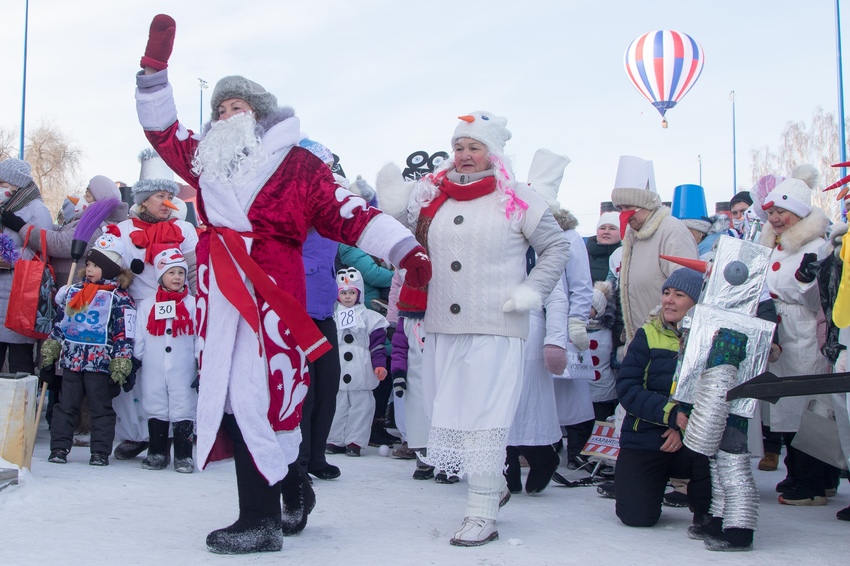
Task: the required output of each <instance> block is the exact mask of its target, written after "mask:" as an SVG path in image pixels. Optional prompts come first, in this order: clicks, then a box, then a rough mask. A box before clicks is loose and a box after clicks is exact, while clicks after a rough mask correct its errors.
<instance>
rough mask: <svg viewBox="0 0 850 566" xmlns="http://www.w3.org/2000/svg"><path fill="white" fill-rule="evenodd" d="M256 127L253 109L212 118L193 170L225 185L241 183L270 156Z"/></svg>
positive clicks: (200, 145) (197, 151)
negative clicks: (225, 116) (226, 116)
mask: <svg viewBox="0 0 850 566" xmlns="http://www.w3.org/2000/svg"><path fill="white" fill-rule="evenodd" d="M257 130H258V126H257V122H256V121H255V120H254V116H253V114H252V113H250V112H246V113H242V114H236V115H234V116H231V117H230V118H228V119H227V120H217V121H215V122H213V123H212V126H211V127H210V130H209V131H208V132H207V135H206V136H204V139H202V140H201V141H200V142H199V143H198V147H197V149H196V150H195V155H194V156H193V157H192V172H193V173H194V174H195V175H198V176H201V175H202V174H203V175H204V177H205V178H206V179H208V180H210V181H217V182H219V183H220V184H221V185H223V186H228V187H236V186H241V185H242V184H243V183H244V181H245V180H246V179H248V178H250V177H251V176H252V174H253V173H254V171H256V169H257V168H258V167H259V166H260V165H262V164H263V163H265V162H266V160H267V159H268V154H267V153H266V150H265V148H263V143H262V140H261V139H260V136H259V134H258V133H257Z"/></svg>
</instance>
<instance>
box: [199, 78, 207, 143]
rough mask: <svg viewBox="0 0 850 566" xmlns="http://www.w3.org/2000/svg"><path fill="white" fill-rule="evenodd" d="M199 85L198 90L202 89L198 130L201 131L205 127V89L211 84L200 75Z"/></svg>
mask: <svg viewBox="0 0 850 566" xmlns="http://www.w3.org/2000/svg"><path fill="white" fill-rule="evenodd" d="M198 87H199V88H198V90H200V91H201V106H200V110H199V112H198V122H199V125H198V132H200V131H202V130H203V129H204V89H205V88H209V84H208V83H207V81H205V80H204V79H202V78H201V77H198Z"/></svg>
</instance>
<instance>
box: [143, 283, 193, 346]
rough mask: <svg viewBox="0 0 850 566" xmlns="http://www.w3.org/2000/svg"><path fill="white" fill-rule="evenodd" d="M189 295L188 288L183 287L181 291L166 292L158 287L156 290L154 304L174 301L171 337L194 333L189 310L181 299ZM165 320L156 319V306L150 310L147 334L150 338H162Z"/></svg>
mask: <svg viewBox="0 0 850 566" xmlns="http://www.w3.org/2000/svg"><path fill="white" fill-rule="evenodd" d="M188 294H189V287H187V286H185V285H184V286H183V290H182V291H177V292H174V291H168V290H166V289H163V288H162V287H159V288H158V289H157V290H156V302H157V303H162V302H165V301H174V304H175V307H174V318H172V319H171V331H172V332H173V333H174V334H173V336H181V335H183V334H185V335H187V336H188V335H191V334H194V333H195V325H194V324H193V322H192V317H190V316H189V309H187V308H186V303H184V302H183V299H185V298H186V295H188ZM167 320H168V319H167V318H160V319H159V320H157V318H156V304H154V307H153V308H152V309H151V313H150V314H149V315H148V332H149V333H150V334H151V336H162V335H163V334H165V322H166V321H167Z"/></svg>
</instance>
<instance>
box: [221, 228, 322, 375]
mask: <svg viewBox="0 0 850 566" xmlns="http://www.w3.org/2000/svg"><path fill="white" fill-rule="evenodd" d="M208 230H209V231H210V232H211V234H210V263H211V264H212V265H213V269H214V271H215V277H216V280H217V281H218V286H219V289H221V293H222V295H224V297H225V298H226V299H227V300H228V302H230V304H231V305H233V306H234V307H235V308H236V310H238V311H239V314H240V315H241V316H242V318H244V319H245V321H246V322H247V323H248V324H249V325H250V326H251V329H252V330H253V331H254V332H255V333H257V335H258V336H259V333H260V313H259V311H258V310H257V304H256V303H255V302H254V299H253V297H251V293H250V292H249V291H248V287H247V286H246V285H245V284H244V283H243V282H242V277H241V276H240V275H239V270H238V269H237V267H236V266H237V264H238V266H239V267H240V268H241V269H242V271H244V272H245V276H246V278H247V279H248V281H250V282H251V284H252V285H253V286H254V288H255V289H256V290H257V292H258V293H259V294H260V295H262V297H263V299H265V300H266V302H267V303H268V304H269V306H270V307H271V309H272V310H273V311H274V312H275V313H276V314H277V315H278V316H279V317H280V320H281V322H283V324H284V325H285V326H286V328H287V329H288V330H289V332H290V333H291V334H292V337H293V338H294V339H295V342H296V344H298V347H299V348H301V349H302V350H303V351H304V353H305V354H306V356H307V358H308V359H309V360H310V361H311V362H312V361H316V360H317V359H318V358H319V357H320V356H321V355H322V354H324V353H325V352H328V351H329V350H330V349H331V344H330V342H328V339H327V338H325V336H324V335H323V334H322V333H321V331H320V330H319V329H318V327H317V326H316V324H315V323H314V322H313V319H312V318H310V315H309V314H307V311H306V310H305V308H304V306H303V305H302V304H301V303H299V302H298V300H296V299H295V297H293V296H292V295H291V294H290V293H287V292H286V291H284V290H282V289H280V288H279V287H278V286H277V285H275V284H274V282H273V281H272V280H271V279H270V278H269V276H268V275H266V273H265V271H263V269H262V268H261V267H260V266H259V265H257V262H256V261H254V259H253V258H252V257H251V256H250V255H248V249H247V248H246V246H245V240H243V239H242V236H246V237H252V238H253V237H256V234H253V233H250V232H244V233H240V232H237V231H235V230H231V229H230V228H221V227H213V226H209V227H208ZM260 344H261V346H260V348H261V350H262V341H260Z"/></svg>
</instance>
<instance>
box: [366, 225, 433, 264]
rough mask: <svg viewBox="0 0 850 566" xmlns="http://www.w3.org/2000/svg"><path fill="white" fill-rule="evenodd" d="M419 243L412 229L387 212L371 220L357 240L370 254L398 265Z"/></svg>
mask: <svg viewBox="0 0 850 566" xmlns="http://www.w3.org/2000/svg"><path fill="white" fill-rule="evenodd" d="M417 245H419V244H418V243H417V242H416V238H414V237H413V235H412V234H411V233H410V231H409V230H408V229H407V228H405V227H404V226H402V225H401V224H400V223H399V222H398V221H396V220H394V219H393V218H391V217H390V216H389V215H387V214H380V215H378V216H376V217H374V218H373V219H372V220H370V221H369V224H367V225H366V228H364V229H363V232H361V233H360V238H359V239H358V240H357V247H358V248H360V249H361V250H363V251H364V252H366V253H367V254H369V255H373V256H375V257H379V258H381V259H387V260H389V261H391V262H392V263H393V265H395V266H396V267H399V265H398V264H399V262H400V261H401V260H402V259H404V256H406V255H407V253H408V252H409V251H410V250H412V249H413V248H415V247H416V246H417Z"/></svg>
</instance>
